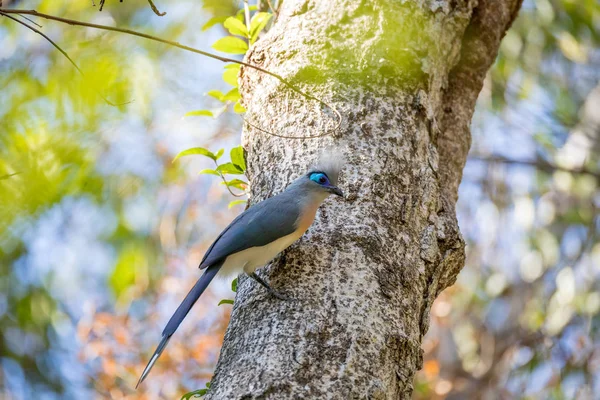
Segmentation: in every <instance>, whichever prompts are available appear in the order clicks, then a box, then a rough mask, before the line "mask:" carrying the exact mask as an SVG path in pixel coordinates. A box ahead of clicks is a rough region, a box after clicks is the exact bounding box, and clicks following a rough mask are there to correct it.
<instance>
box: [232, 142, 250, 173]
mask: <svg viewBox="0 0 600 400" xmlns="http://www.w3.org/2000/svg"><path fill="white" fill-rule="evenodd" d="M229 155H230V157H231V162H232V163H233V165H235V166H236V167H238V168H239V169H241V170H242V171H244V172H246V159H245V158H244V148H243V147H242V146H237V147H234V148H233V149H231V152H230V153H229Z"/></svg>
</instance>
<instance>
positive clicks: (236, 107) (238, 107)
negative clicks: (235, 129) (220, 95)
mask: <svg viewBox="0 0 600 400" xmlns="http://www.w3.org/2000/svg"><path fill="white" fill-rule="evenodd" d="M233 111H234V112H235V113H236V114H243V113H245V112H246V109H245V108H244V106H243V105H241V104H240V102H239V101H238V102H237V103H235V105H234V106H233Z"/></svg>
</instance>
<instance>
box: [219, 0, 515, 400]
mask: <svg viewBox="0 0 600 400" xmlns="http://www.w3.org/2000/svg"><path fill="white" fill-rule="evenodd" d="M499 6H500V7H507V9H511V10H514V9H516V8H518V0H502V1H496V2H493V1H491V0H490V1H488V2H486V1H481V2H479V5H477V2H476V1H470V0H462V1H461V0H449V1H443V0H430V1H417V0H414V1H409V0H405V1H392V0H383V1H377V2H371V1H360V2H354V1H347V0H329V1H324V0H323V1H317V0H303V1H298V0H286V1H285V2H284V3H283V8H282V10H281V12H280V16H279V19H278V21H277V23H276V24H275V25H274V26H273V28H272V29H271V31H269V33H268V34H267V35H266V36H265V37H264V38H263V39H261V40H260V41H258V42H257V43H256V45H255V46H254V47H253V48H252V49H251V51H250V53H249V55H248V56H247V61H248V62H250V63H253V64H256V65H258V66H260V67H263V68H266V69H268V70H270V71H272V72H275V73H277V74H279V75H282V76H283V77H285V78H286V79H289V80H291V81H292V82H294V84H295V85H298V86H300V87H301V88H302V89H303V90H305V91H307V92H309V93H311V95H313V96H315V97H318V98H321V99H323V100H326V101H327V102H329V103H331V104H333V105H334V106H335V107H336V108H337V109H338V110H339V111H340V113H341V114H342V115H343V121H342V124H341V126H340V128H339V129H338V130H337V131H336V132H334V133H333V134H331V135H328V136H325V137H322V138H319V139H310V140H307V139H305V140H299V139H298V140H294V139H282V138H277V137H273V136H271V135H269V134H267V133H265V132H263V131H261V130H260V129H255V128H251V127H250V125H248V126H246V128H245V130H244V134H243V145H244V147H245V149H246V152H247V163H248V176H249V179H250V182H251V188H252V200H251V202H252V203H254V202H257V201H260V200H262V199H264V198H267V197H269V196H271V195H273V194H275V193H277V192H279V191H281V190H283V188H284V187H285V186H286V185H287V184H289V183H290V182H291V181H292V180H293V179H294V178H295V177H297V176H298V175H300V174H301V173H303V172H304V171H305V170H306V168H307V167H308V165H310V164H311V163H312V162H314V161H315V159H316V158H317V156H318V154H319V153H320V152H321V151H322V150H323V149H325V148H330V147H334V148H336V149H338V150H340V151H341V152H343V153H344V156H345V158H346V166H345V168H344V170H343V172H342V174H341V176H340V183H339V185H340V186H341V188H342V189H343V190H344V191H345V193H346V197H345V200H344V201H340V200H338V199H328V200H327V201H326V202H325V204H324V205H323V206H322V207H321V209H320V210H319V212H318V214H317V218H316V220H315V222H314V224H313V226H312V227H311V228H310V229H309V231H308V233H307V234H306V235H305V236H304V237H303V238H301V239H300V240H299V241H298V242H297V243H295V244H294V245H293V246H292V247H290V249H288V250H287V251H285V252H284V253H283V254H282V255H281V256H280V257H278V258H277V259H276V260H274V262H273V263H272V264H271V265H270V266H268V267H267V268H265V269H264V270H262V271H261V272H260V273H261V274H262V275H263V276H266V278H267V279H268V280H269V281H270V283H271V284H272V286H274V287H276V288H277V289H278V290H281V291H283V292H285V293H287V294H288V295H289V296H291V297H293V298H294V299H295V300H294V301H289V302H285V301H280V300H277V299H274V298H271V297H269V296H268V294H267V293H266V292H265V291H264V290H263V289H262V288H260V287H258V286H257V285H255V284H254V282H252V281H250V280H247V279H243V278H242V279H240V284H239V286H238V293H237V297H236V302H235V305H234V308H233V312H232V316H231V322H230V326H229V328H228V330H227V333H226V335H225V342H224V345H223V348H222V350H221V356H220V359H219V363H218V366H217V369H216V372H215V377H214V379H213V381H212V385H211V389H210V392H209V394H208V396H207V398H209V399H255V398H256V399H262V398H273V399H287V398H334V399H354V398H356V399H362V398H368V399H397V398H410V396H411V393H412V380H413V376H414V373H415V372H416V371H417V370H418V369H419V368H420V367H421V363H422V350H421V348H420V345H421V340H422V338H423V335H424V334H425V333H426V331H427V328H428V325H429V309H430V307H431V304H432V302H433V300H434V299H435V297H436V296H437V295H438V294H439V293H440V292H441V291H442V290H443V289H444V288H446V287H447V286H448V285H450V284H452V283H453V282H454V280H455V278H456V275H457V274H458V272H459V271H460V269H461V268H462V266H463V264H464V242H463V240H462V238H461V236H460V233H459V229H458V224H457V220H456V216H455V203H456V196H457V194H456V191H457V187H458V183H459V182H460V176H461V170H462V167H463V166H464V162H465V160H466V155H467V151H468V143H469V142H470V139H469V138H468V135H469V133H468V124H469V120H470V117H471V114H472V111H473V107H474V100H472V99H473V98H476V97H477V93H478V92H479V90H480V88H481V83H482V81H483V76H484V75H481V74H477V75H476V76H475V75H470V77H473V79H477V80H478V82H465V83H464V86H461V82H460V79H461V76H463V75H462V74H466V73H467V72H468V71H470V70H472V69H473V68H476V69H477V71H479V70H483V71H485V70H487V68H489V66H490V65H491V62H492V61H493V58H494V54H495V53H494V52H495V51H496V50H497V47H498V44H499V40H500V38H501V37H502V35H503V33H504V31H505V30H506V29H507V28H508V26H509V25H510V22H511V21H512V18H514V13H513V14H512V15H508V14H507V15H505V14H502V15H501V16H500V17H499V18H497V19H496V20H494V21H487V22H485V23H486V24H487V25H486V26H485V29H489V30H490V31H493V32H496V33H497V34H496V35H495V36H493V35H492V36H493V37H494V38H495V39H494V40H495V41H494V40H489V41H488V42H489V44H490V48H488V49H487V50H486V51H487V53H488V55H487V57H485V58H482V59H481V60H479V62H477V63H475V64H476V65H471V64H472V63H471V62H470V59H468V56H469V54H467V55H465V52H464V46H465V43H466V44H467V45H469V46H474V47H475V50H477V51H479V50H480V49H479V48H477V46H476V44H473V43H471V42H469V40H471V39H472V36H469V37H465V32H470V30H471V29H472V28H473V26H474V25H476V24H478V23H479V24H481V23H484V22H482V21H480V20H478V19H477V18H476V17H474V16H477V15H484V14H485V13H482V11H481V10H478V9H479V8H481V7H484V8H485V7H499ZM476 7H477V8H476ZM503 9H504V8H503ZM474 10H475V11H474ZM486 13H487V11H486ZM486 15H487V14H486ZM465 41H467V42H465ZM488 42H486V43H488ZM494 46H495V48H494ZM472 50H473V49H472ZM465 60H467V61H469V62H467V61H465ZM469 68H471V69H469ZM463 70H464V71H463ZM457 71H458V72H457ZM465 71H467V72H465ZM240 79H241V90H240V91H241V93H242V96H243V102H244V105H245V107H246V108H247V109H248V115H247V118H248V119H249V120H250V121H252V123H253V124H254V125H257V126H261V127H263V128H266V129H267V130H269V131H273V132H276V133H278V134H284V135H286V136H295V137H299V138H300V137H304V136H312V135H315V134H319V133H321V132H323V131H325V130H327V129H331V127H332V126H334V125H335V120H334V116H333V114H332V113H331V110H327V109H326V108H325V107H323V106H321V105H320V104H318V103H316V102H311V101H310V100H307V99H306V98H302V97H301V96H299V95H298V94H296V93H294V92H293V91H291V90H289V89H287V88H286V87H285V85H283V84H281V82H279V81H277V80H275V79H273V78H271V77H268V76H265V75H264V74H260V73H258V72H256V71H253V70H250V69H247V68H243V69H242V73H241V77H240ZM459 88H460V90H458V89H459ZM460 96H462V97H460ZM448 101H452V102H453V104H451V105H449V104H447V102H448ZM448 107H450V111H448V110H449V108H448ZM457 107H458V108H457ZM460 107H464V108H468V109H463V108H460ZM448 115H451V116H452V118H450V117H449V116H448ZM452 123H455V124H456V126H454V125H452V126H451V125H450V124H452ZM464 127H466V128H467V129H464ZM464 143H467V146H465V145H464ZM448 150H451V153H449V152H448Z"/></svg>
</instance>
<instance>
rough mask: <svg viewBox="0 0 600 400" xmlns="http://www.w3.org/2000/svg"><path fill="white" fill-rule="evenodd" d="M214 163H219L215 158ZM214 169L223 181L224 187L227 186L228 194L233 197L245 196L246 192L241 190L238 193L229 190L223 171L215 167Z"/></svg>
mask: <svg viewBox="0 0 600 400" xmlns="http://www.w3.org/2000/svg"><path fill="white" fill-rule="evenodd" d="M214 162H215V165H216V166H217V167H218V166H219V164H218V163H217V160H214ZM215 171H217V172H218V173H219V176H220V177H221V179H223V183H225V187H226V188H227V191H228V192H229V194H230V195H232V196H233V197H244V196H246V195H247V194H248V193H247V192H243V193H240V194H235V193H233V192H232V191H231V188H230V187H229V185H228V184H227V179H225V175H223V173H222V172H221V171H219V170H218V169H215Z"/></svg>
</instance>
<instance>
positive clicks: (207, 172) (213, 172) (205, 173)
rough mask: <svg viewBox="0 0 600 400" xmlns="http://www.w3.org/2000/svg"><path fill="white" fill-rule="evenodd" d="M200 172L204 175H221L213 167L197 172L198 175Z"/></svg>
mask: <svg viewBox="0 0 600 400" xmlns="http://www.w3.org/2000/svg"><path fill="white" fill-rule="evenodd" d="M200 174H204V175H215V176H221V175H220V174H219V173H218V172H217V171H215V170H214V169H203V170H202V171H200V172H198V175H200Z"/></svg>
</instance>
